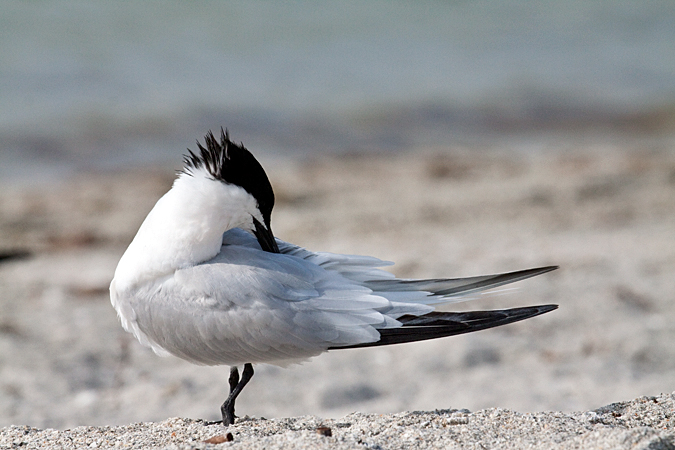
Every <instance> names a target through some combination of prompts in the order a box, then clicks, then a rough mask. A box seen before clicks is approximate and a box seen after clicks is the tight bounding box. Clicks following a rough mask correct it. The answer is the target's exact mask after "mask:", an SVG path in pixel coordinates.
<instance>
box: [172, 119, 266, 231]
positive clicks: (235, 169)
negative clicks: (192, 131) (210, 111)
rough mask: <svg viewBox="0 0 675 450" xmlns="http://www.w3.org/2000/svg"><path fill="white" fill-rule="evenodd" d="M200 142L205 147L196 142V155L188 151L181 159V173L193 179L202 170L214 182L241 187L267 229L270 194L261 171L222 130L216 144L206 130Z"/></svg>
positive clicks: (243, 149)
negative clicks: (197, 150) (255, 206)
mask: <svg viewBox="0 0 675 450" xmlns="http://www.w3.org/2000/svg"><path fill="white" fill-rule="evenodd" d="M204 143H205V145H206V147H204V146H203V145H202V144H201V143H200V142H199V141H197V147H198V148H199V152H197V154H195V153H193V152H192V150H190V149H188V154H187V155H185V156H184V157H183V163H184V164H185V166H184V167H183V170H182V172H183V173H184V174H186V175H189V176H193V173H194V171H195V170H199V169H202V170H205V171H206V172H207V173H208V174H209V175H210V176H211V177H212V178H213V179H214V180H218V181H221V182H223V183H228V184H234V185H236V186H240V187H242V188H243V189H245V190H246V192H248V193H249V194H251V195H252V196H253V197H254V198H255V199H256V200H257V202H258V208H259V209H260V212H261V213H262V216H263V219H264V220H265V225H266V226H267V227H268V228H269V227H270V216H271V214H272V208H274V191H273V190H272V185H271V184H270V181H269V179H268V178H267V174H266V173H265V169H263V168H262V166H261V165H260V163H259V162H258V160H257V159H255V157H254V156H253V154H251V152H250V151H248V150H247V149H246V147H244V144H243V143H240V144H239V145H237V144H235V143H234V142H232V141H231V140H230V134H229V133H228V132H227V131H225V130H223V129H222V128H221V129H220V142H218V140H217V139H216V138H215V136H214V135H213V133H212V132H211V131H209V132H208V133H207V134H206V136H205V137H204Z"/></svg>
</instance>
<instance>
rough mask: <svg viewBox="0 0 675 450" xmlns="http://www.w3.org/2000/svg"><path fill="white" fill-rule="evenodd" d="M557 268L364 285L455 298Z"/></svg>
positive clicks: (378, 281)
mask: <svg viewBox="0 0 675 450" xmlns="http://www.w3.org/2000/svg"><path fill="white" fill-rule="evenodd" d="M557 268H558V266H546V267H537V268H534V269H526V270H519V271H516V272H508V273H500V274H495V275H483V276H477V277H468V278H435V279H427V280H400V279H396V278H394V279H385V280H370V281H366V282H365V283H364V285H365V286H367V287H368V288H370V289H372V290H373V291H375V292H383V293H384V292H401V291H423V292H429V295H430V296H439V297H455V296H460V295H467V294H471V293H474V292H480V291H485V290H487V289H492V288H495V287H498V286H503V285H505V284H509V283H514V282H516V281H520V280H524V279H526V278H530V277H534V276H536V275H540V274H542V273H546V272H550V271H552V270H555V269H557Z"/></svg>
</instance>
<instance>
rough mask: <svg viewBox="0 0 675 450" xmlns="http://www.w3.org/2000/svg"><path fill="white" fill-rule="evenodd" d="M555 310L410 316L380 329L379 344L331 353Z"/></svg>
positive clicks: (450, 332)
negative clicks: (398, 322)
mask: <svg viewBox="0 0 675 450" xmlns="http://www.w3.org/2000/svg"><path fill="white" fill-rule="evenodd" d="M555 309H558V305H535V306H525V307H520V308H511V309H501V310H492V311H467V312H440V311H434V312H431V313H429V314H425V315H423V316H412V315H406V316H402V317H399V318H398V320H399V321H400V322H401V324H402V326H400V327H398V328H385V329H381V330H379V332H380V340H379V341H377V342H366V343H363V344H356V345H349V346H344V347H332V348H330V349H329V350H333V349H338V348H340V349H346V348H363V347H379V346H382V345H392V344H405V343H408V342H419V341H426V340H429V339H438V338H443V337H448V336H456V335H459V334H466V333H473V332H475V331H481V330H487V329H489V328H494V327H499V326H502V325H508V324H510V323H514V322H520V321H521V320H525V319H529V318H531V317H536V316H539V315H542V314H546V313H547V312H551V311H553V310H555Z"/></svg>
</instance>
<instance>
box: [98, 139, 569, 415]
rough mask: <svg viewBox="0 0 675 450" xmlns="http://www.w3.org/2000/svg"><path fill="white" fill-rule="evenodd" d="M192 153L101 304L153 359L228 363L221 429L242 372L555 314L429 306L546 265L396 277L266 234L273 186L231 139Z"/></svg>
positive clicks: (364, 261) (373, 261)
mask: <svg viewBox="0 0 675 450" xmlns="http://www.w3.org/2000/svg"><path fill="white" fill-rule="evenodd" d="M197 148H198V150H196V151H195V152H193V151H191V150H190V149H188V153H187V154H186V155H184V157H183V167H182V169H180V170H179V171H177V176H176V179H175V180H174V182H173V185H172V187H171V189H170V190H169V191H168V192H167V193H166V194H164V196H162V197H161V198H160V199H159V200H158V201H157V203H156V204H155V206H154V207H153V208H152V210H151V211H150V212H149V213H148V215H147V217H146V218H145V220H144V221H143V223H142V224H141V226H140V228H139V230H138V232H137V234H136V236H135V237H134V238H133V240H132V241H131V243H130V244H129V247H128V248H127V249H126V251H125V252H124V254H123V256H122V257H121V259H120V261H119V263H118V265H117V268H116V269H115V273H114V277H113V280H112V282H111V284H110V299H111V302H112V305H113V307H114V308H115V310H116V311H117V314H118V317H119V319H120V321H121V325H122V327H123V328H124V329H125V330H126V331H128V332H130V333H132V334H133V335H134V336H135V337H136V339H138V341H139V342H140V343H141V344H143V345H144V346H147V347H150V348H151V349H152V350H154V352H155V353H157V354H158V355H160V356H167V355H174V356H176V357H178V358H182V359H184V360H187V361H189V362H191V363H195V364H199V365H227V366H230V374H229V379H228V383H229V395H228V396H227V398H226V400H225V401H224V403H223V404H222V406H221V410H220V413H221V416H222V423H223V425H226V426H227V425H232V424H234V422H235V417H236V416H235V408H234V406H235V401H236V399H237V397H238V396H239V394H240V393H241V391H242V390H243V389H244V387H245V386H246V384H247V383H248V382H249V381H250V379H251V378H252V376H253V374H254V369H253V364H261V363H266V364H272V365H277V366H281V367H285V366H288V365H289V364H293V363H298V362H302V361H305V360H307V359H309V358H312V357H314V356H317V355H319V354H321V353H324V352H326V351H332V350H341V349H352V348H364V347H376V346H382V345H391V344H399V343H406V342H416V341H423V340H428V339H436V338H441V337H447V336H453V335H458V334H464V333H470V332H474V331H479V330H484V329H487V328H492V327H497V326H501V325H506V324H509V323H512V322H517V321H520V320H524V319H527V318H530V317H534V316H537V315H540V314H544V313H547V312H549V311H552V310H554V309H556V308H557V307H558V306H557V305H538V306H528V307H518V308H511V309H502V310H491V311H470V312H442V311H438V310H436V307H437V306H438V305H441V304H444V303H451V302H456V301H461V300H463V299H465V298H466V296H469V295H472V294H476V293H479V292H482V291H485V290H487V289H492V288H496V287H498V286H502V285H505V284H507V283H513V282H515V281H520V280H523V279H526V278H530V277H533V276H535V275H540V274H543V273H546V272H549V271H552V270H554V269H556V268H557V266H545V267H537V268H533V269H526V270H519V271H515V272H508V273H500V274H494V275H484V276H475V277H468V278H438V279H399V278H396V277H395V276H394V275H393V274H391V273H390V272H387V271H385V270H383V269H381V267H383V266H386V265H390V264H392V263H389V262H385V261H382V260H380V259H377V258H375V257H371V256H357V255H343V254H335V253H326V252H314V251H310V250H307V249H305V248H302V247H300V246H297V245H294V244H291V243H288V242H284V241H283V240H281V239H279V238H276V237H275V236H274V234H273V233H272V227H271V214H272V209H273V207H274V191H273V189H272V185H271V183H270V181H269V179H268V177H267V174H266V173H265V170H264V169H263V167H262V166H261V165H260V163H259V162H258V160H257V159H256V158H255V157H254V156H253V154H252V153H251V152H250V151H249V150H248V149H246V147H244V144H243V143H239V144H237V143H235V142H233V141H232V140H231V139H230V136H229V132H226V131H224V130H223V129H222V128H221V130H220V140H218V139H217V138H216V137H215V136H214V134H213V133H212V132H211V131H209V132H208V133H207V134H206V136H205V138H204V145H202V144H201V143H200V141H199V140H197ZM240 366H243V371H242V373H241V377H240V375H239V370H238V367H240Z"/></svg>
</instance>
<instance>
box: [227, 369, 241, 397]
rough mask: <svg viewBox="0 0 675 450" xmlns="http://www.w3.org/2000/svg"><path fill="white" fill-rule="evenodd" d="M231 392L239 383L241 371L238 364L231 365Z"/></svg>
mask: <svg viewBox="0 0 675 450" xmlns="http://www.w3.org/2000/svg"><path fill="white" fill-rule="evenodd" d="M229 382H230V394H231V393H232V392H234V388H236V387H237V384H239V371H238V370H237V366H232V367H230V379H229Z"/></svg>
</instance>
